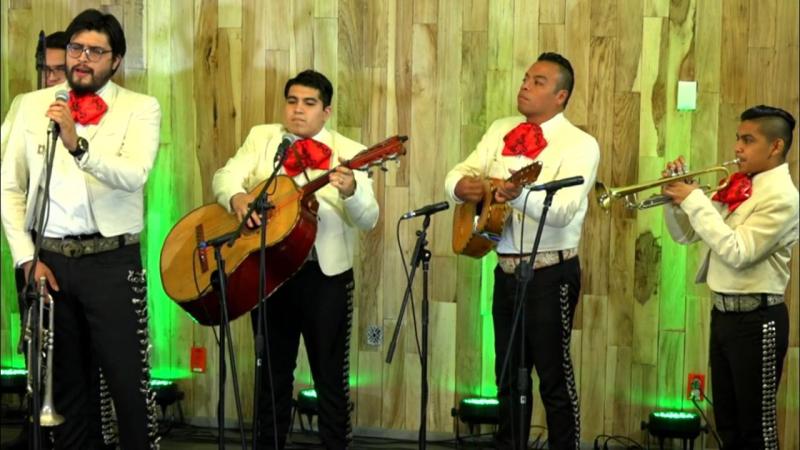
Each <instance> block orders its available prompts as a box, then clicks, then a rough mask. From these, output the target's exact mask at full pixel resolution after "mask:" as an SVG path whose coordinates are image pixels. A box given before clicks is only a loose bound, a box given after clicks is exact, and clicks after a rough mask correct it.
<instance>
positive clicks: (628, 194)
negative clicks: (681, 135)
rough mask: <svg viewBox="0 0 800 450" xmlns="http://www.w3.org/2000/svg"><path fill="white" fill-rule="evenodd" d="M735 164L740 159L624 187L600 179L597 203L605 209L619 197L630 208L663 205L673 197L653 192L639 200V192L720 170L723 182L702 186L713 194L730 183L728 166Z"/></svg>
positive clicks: (608, 208)
mask: <svg viewBox="0 0 800 450" xmlns="http://www.w3.org/2000/svg"><path fill="white" fill-rule="evenodd" d="M733 164H739V159H738V158H737V159H734V160H731V161H726V162H724V163H722V164H720V165H718V166H714V167H709V168H706V169H702V170H696V171H693V172H686V173H679V174H671V175H670V176H668V177H666V178H660V179H658V180H653V181H650V182H647V183H640V184H634V185H631V186H624V187H615V188H609V187H607V186H606V185H605V184H603V183H602V182H600V181H598V182H596V183H595V184H594V195H595V198H596V199H597V204H598V205H600V207H601V208H603V209H604V210H605V211H608V210H610V209H611V202H612V201H613V200H619V199H624V200H625V207H626V208H628V209H647V208H652V207H654V206H661V205H664V204H667V203H670V202H671V201H672V198H671V197H669V196H667V195H663V194H653V195H651V196H650V197H649V198H647V199H646V200H643V201H639V200H638V198H637V194H638V193H639V192H641V191H645V190H648V189H652V188H655V187H660V186H662V185H665V184H669V183H674V182H676V181H689V180H692V179H694V178H696V177H699V176H701V175H706V174H710V173H715V172H719V173H720V175H721V178H722V179H723V181H722V183H720V184H719V185H718V186H717V187H715V188H711V187H710V186H703V187H701V189H703V192H705V194H706V195H709V194H713V193H714V192H716V191H718V190H720V189H723V188H724V187H725V186H727V185H728V179H729V177H730V175H731V173H730V170H728V168H727V167H726V166H730V165H733Z"/></svg>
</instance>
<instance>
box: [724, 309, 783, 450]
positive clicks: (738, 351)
mask: <svg viewBox="0 0 800 450" xmlns="http://www.w3.org/2000/svg"><path fill="white" fill-rule="evenodd" d="M788 345H789V313H788V310H787V308H786V304H784V303H781V304H778V305H774V306H770V307H767V308H762V309H758V310H756V311H752V312H746V313H735V312H720V311H718V310H716V309H714V310H713V311H712V312H711V342H710V346H709V359H710V363H711V377H712V378H711V380H712V385H711V389H712V393H713V394H714V399H713V400H714V420H715V422H716V426H717V431H718V432H719V436H720V438H721V439H722V445H723V448H724V449H726V450H727V449H748V450H750V449H753V450H755V449H777V448H778V430H777V425H778V421H777V393H778V385H779V384H780V380H781V372H782V370H783V358H784V356H786V350H787V347H788ZM787 425H788V426H796V424H794V425H789V424H787Z"/></svg>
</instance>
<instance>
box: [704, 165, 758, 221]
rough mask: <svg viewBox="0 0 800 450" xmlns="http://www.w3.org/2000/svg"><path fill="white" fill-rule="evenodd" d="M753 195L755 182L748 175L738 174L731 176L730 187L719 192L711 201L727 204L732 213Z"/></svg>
mask: <svg viewBox="0 0 800 450" xmlns="http://www.w3.org/2000/svg"><path fill="white" fill-rule="evenodd" d="M751 195H753V180H752V179H751V178H750V176H749V175H747V174H746V173H742V172H736V173H734V174H733V175H731V177H730V179H729V180H728V185H727V186H725V188H724V189H720V190H718V191H717V193H716V194H714V196H713V197H711V200H714V201H716V202H720V203H725V204H726V205H728V212H729V213H732V212H733V211H734V210H736V208H738V207H739V205H741V204H742V203H743V202H744V201H745V200H747V199H748V198H750V196H751Z"/></svg>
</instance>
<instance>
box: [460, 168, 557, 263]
mask: <svg viewBox="0 0 800 450" xmlns="http://www.w3.org/2000/svg"><path fill="white" fill-rule="evenodd" d="M541 171H542V163H541V162H540V161H534V162H533V163H532V164H529V165H527V166H525V167H523V168H522V169H520V170H519V171H517V172H515V173H514V174H513V175H511V177H509V178H508V180H506V181H510V182H512V183H515V184H531V183H533V182H535V181H536V179H537V178H538V177H539V173H540V172H541ZM501 183H503V180H499V179H496V178H489V179H487V180H484V188H483V192H484V194H483V199H482V200H481V201H479V202H464V203H461V204H460V205H456V208H455V211H454V213H453V252H455V253H456V254H458V255H464V256H471V257H473V258H481V257H483V256H484V255H486V254H487V253H489V252H490V251H492V250H494V249H495V247H497V243H498V242H500V238H501V236H502V235H503V228H504V227H505V224H506V220H508V216H509V214H511V207H510V206H508V204H507V203H499V202H497V200H495V196H494V194H495V191H496V190H497V186H498V185H500V184H501Z"/></svg>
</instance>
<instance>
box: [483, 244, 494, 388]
mask: <svg viewBox="0 0 800 450" xmlns="http://www.w3.org/2000/svg"><path fill="white" fill-rule="evenodd" d="M495 266H497V254H495V252H489V254H488V255H486V256H484V257H483V259H481V290H480V305H481V329H482V330H483V332H482V335H481V343H482V347H483V348H482V350H481V355H482V364H481V365H482V370H481V389H480V392H479V395H481V396H482V397H496V396H497V385H496V384H495V375H494V324H493V323H492V292H493V291H494V268H495Z"/></svg>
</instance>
